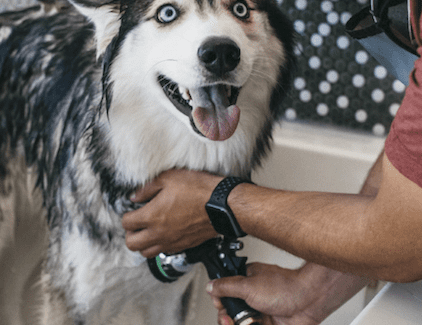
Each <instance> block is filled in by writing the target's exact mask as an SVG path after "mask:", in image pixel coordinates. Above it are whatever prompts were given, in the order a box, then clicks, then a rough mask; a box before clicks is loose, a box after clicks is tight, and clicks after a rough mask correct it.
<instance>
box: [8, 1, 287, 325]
mask: <svg viewBox="0 0 422 325" xmlns="http://www.w3.org/2000/svg"><path fill="white" fill-rule="evenodd" d="M293 47H294V33H293V28H292V25H291V23H290V22H289V21H288V19H286V17H285V16H284V15H283V14H282V12H281V11H280V9H279V7H278V5H277V3H276V2H275V1H274V0H69V1H68V2H67V1H65V0H56V1H54V0H48V1H47V0H45V1H42V2H40V3H39V5H37V6H34V7H30V8H27V9H24V10H22V11H16V12H6V13H3V14H1V15H0V150H1V156H0V177H1V182H0V258H1V259H2V263H1V264H2V265H3V266H2V267H1V268H0V279H2V280H0V281H2V282H1V287H2V293H0V295H1V298H0V301H2V306H3V308H2V309H1V311H0V319H2V321H1V322H2V324H4V325H9V324H19V325H20V324H42V325H50V324H51V325H52V324H54V325H61V324H79V325H82V324H90V325H91V324H134V323H136V324H156V325H157V324H161V325H176V324H186V322H187V318H188V315H189V312H190V310H191V309H192V308H193V307H192V300H193V298H192V297H193V296H194V292H196V291H195V290H197V286H196V284H197V276H196V273H195V272H194V271H192V272H191V273H189V274H187V275H185V276H184V277H182V278H181V279H180V280H178V281H177V282H176V283H174V284H162V283H159V282H158V281H157V280H155V279H154V277H153V276H152V275H151V274H150V272H149V270H148V266H147V263H146V259H145V258H144V257H143V256H141V255H140V254H139V253H136V252H132V251H130V250H129V249H128V248H127V247H126V245H125V232H124V230H123V228H122V226H121V217H122V215H123V214H124V213H125V212H127V211H130V210H133V209H136V208H137V206H135V205H134V204H133V203H131V201H130V199H129V197H130V194H131V193H133V192H134V191H135V190H136V189H137V188H139V187H141V186H143V185H144V184H146V183H147V182H148V181H150V180H151V179H153V178H154V177H156V176H157V175H159V174H160V173H161V172H163V171H165V170H168V169H172V168H185V169H191V170H205V171H209V172H211V173H215V174H219V175H233V176H241V177H245V178H248V177H249V176H250V173H251V171H252V169H253V168H255V167H257V166H259V164H260V162H261V160H262V159H263V158H264V157H265V156H266V154H267V153H268V151H269V149H270V146H271V131H272V127H273V125H274V124H275V123H276V122H277V120H278V119H279V117H280V116H281V114H282V109H281V106H280V103H281V101H282V99H283V97H284V96H285V95H286V94H287V91H288V88H289V84H290V80H291V75H292V70H293V69H292V68H293V66H294V54H293ZM3 302H4V304H3ZM27 304H30V305H31V306H29V307H28V306H26V305H27ZM28 315H30V316H28Z"/></svg>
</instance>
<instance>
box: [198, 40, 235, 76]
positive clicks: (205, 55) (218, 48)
mask: <svg viewBox="0 0 422 325" xmlns="http://www.w3.org/2000/svg"><path fill="white" fill-rule="evenodd" d="M198 58H199V60H200V62H201V63H202V64H203V65H204V66H205V68H206V69H207V70H208V71H210V72H212V73H214V74H216V75H217V76H223V75H224V74H225V73H227V72H230V71H232V70H234V69H235V68H236V67H237V66H238V65H239V62H240V48H239V47H238V46H237V45H236V43H235V42H234V41H232V40H231V39H229V38H225V37H224V38H222V37H211V38H209V39H208V40H207V41H205V42H204V43H203V44H202V45H201V46H200V48H199V49H198Z"/></svg>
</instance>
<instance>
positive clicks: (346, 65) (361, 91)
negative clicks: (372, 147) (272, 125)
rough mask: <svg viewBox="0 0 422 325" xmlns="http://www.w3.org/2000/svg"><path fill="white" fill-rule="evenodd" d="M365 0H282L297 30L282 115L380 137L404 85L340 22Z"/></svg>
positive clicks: (385, 129) (388, 124)
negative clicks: (295, 63) (293, 70)
mask: <svg viewBox="0 0 422 325" xmlns="http://www.w3.org/2000/svg"><path fill="white" fill-rule="evenodd" d="M369 3H370V1H369V0H341V1H336V0H319V1H318V0H283V3H282V4H281V7H282V9H283V10H284V11H285V12H286V14H287V16H288V17H290V19H291V20H292V21H293V23H294V26H295V30H296V31H297V32H298V36H297V43H298V45H296V47H295V55H296V56H297V59H298V67H297V72H296V76H295V81H294V86H293V87H292V90H291V92H290V94H289V96H287V98H286V100H285V102H284V103H283V107H285V114H284V118H286V119H288V120H293V121H294V120H303V121H312V122H318V123H322V124H330V125H335V126H340V127H344V128H349V129H350V128H351V129H356V130H362V131H366V132H371V133H373V134H375V135H377V136H385V135H386V134H387V133H388V131H389V129H390V125H391V122H392V120H393V118H394V116H395V115H396V113H397V110H398V109H399V107H400V103H401V101H402V99H403V96H404V93H405V89H406V87H405V86H404V85H403V84H402V83H401V82H400V81H398V80H395V78H394V77H393V76H391V75H390V74H389V73H388V71H387V69H385V68H384V67H383V66H382V65H380V64H379V63H378V62H377V61H376V60H375V59H374V58H372V57H371V56H370V54H368V52H367V51H366V50H365V49H364V48H363V47H362V46H361V45H360V44H359V43H358V42H357V41H355V40H353V39H352V38H350V37H349V36H348V35H347V34H346V32H345V27H344V24H345V23H346V22H347V20H348V19H350V17H351V16H352V15H353V14H354V13H356V12H358V11H359V10H361V9H362V8H363V7H365V6H368V5H369Z"/></svg>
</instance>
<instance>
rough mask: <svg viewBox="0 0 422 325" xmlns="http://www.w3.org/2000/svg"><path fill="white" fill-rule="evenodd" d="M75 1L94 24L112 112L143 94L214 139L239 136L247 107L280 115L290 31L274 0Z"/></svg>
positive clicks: (286, 72) (287, 64) (200, 133)
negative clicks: (137, 95)
mask: <svg viewBox="0 0 422 325" xmlns="http://www.w3.org/2000/svg"><path fill="white" fill-rule="evenodd" d="M71 2H72V3H73V4H74V5H75V6H76V7H77V9H78V10H79V11H80V12H81V13H82V14H84V15H86V16H87V17H88V18H89V19H90V20H91V21H92V22H93V23H94V25H95V27H96V38H97V39H96V42H97V56H98V57H99V58H100V57H103V58H104V62H105V67H104V68H105V76H104V83H105V92H106V95H107V96H106V99H107V106H108V107H110V106H113V104H112V102H113V101H115V103H116V104H117V105H118V103H119V102H122V101H123V98H122V97H124V100H125V101H126V102H127V101H128V100H129V101H130V98H134V97H136V95H134V94H133V93H132V94H131V92H132V91H134V92H135V93H142V92H144V93H143V94H142V95H143V102H145V101H148V98H149V101H154V104H155V105H156V106H157V104H161V105H162V106H165V107H166V108H167V109H168V110H169V111H170V112H171V113H172V114H173V115H174V116H176V117H177V118H178V119H179V120H180V121H182V122H184V123H185V124H186V125H188V126H189V128H191V130H192V131H193V132H195V133H196V134H197V135H198V136H202V137H205V138H208V139H210V140H226V139H228V138H230V137H231V136H232V135H233V134H234V132H235V131H236V129H237V127H238V124H239V121H240V120H241V115H243V114H246V115H247V113H245V112H243V107H242V106H244V107H247V106H250V105H259V106H261V107H259V109H260V110H262V111H263V112H264V114H263V115H272V116H274V115H277V112H276V110H277V108H276V106H277V104H278V103H275V100H274V98H276V97H277V98H276V99H278V97H280V94H284V93H285V90H286V89H285V88H286V87H287V85H288V81H287V79H288V77H289V72H288V71H289V68H290V66H291V65H292V55H291V52H292V30H291V25H290V23H289V22H288V21H287V20H286V19H285V18H284V16H283V15H282V14H281V13H280V11H279V9H278V8H277V5H276V3H275V2H273V1H272V0H120V1H116V0H114V1H104V0H102V1H93V0H71ZM152 84H154V86H152ZM163 95H164V96H163ZM118 97H120V98H118ZM271 98H272V99H273V103H271ZM134 100H135V99H134ZM150 104H152V103H150ZM270 104H271V105H272V106H273V107H272V111H266V109H267V108H268V107H269V106H270ZM143 105H145V103H143ZM245 110H247V108H245ZM251 114H252V112H251ZM256 115H257V114H256V113H255V117H256ZM255 117H253V116H249V118H250V119H251V118H252V119H253V118H255ZM261 122H262V121H261Z"/></svg>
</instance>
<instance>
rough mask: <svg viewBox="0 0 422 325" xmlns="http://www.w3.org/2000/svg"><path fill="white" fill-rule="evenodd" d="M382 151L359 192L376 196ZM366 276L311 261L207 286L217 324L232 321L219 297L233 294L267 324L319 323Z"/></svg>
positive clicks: (254, 269)
mask: <svg viewBox="0 0 422 325" xmlns="http://www.w3.org/2000/svg"><path fill="white" fill-rule="evenodd" d="M382 160H383V152H382V153H381V154H380V155H379V157H378V159H377V161H376V162H375V163H374V165H373V166H372V168H371V170H370V171H369V173H368V176H367V178H366V180H365V183H364V185H363V186H362V189H361V191H360V194H361V195H366V196H375V195H376V194H377V193H378V189H379V186H380V183H381V176H382ZM369 281H370V280H369V279H368V278H365V277H360V276H356V275H352V274H349V273H342V272H339V271H335V270H332V269H329V268H327V267H324V266H321V265H317V264H314V263H306V264H305V265H304V266H303V267H301V268H299V269H297V270H287V269H283V268H280V267H277V266H272V265H265V264H253V265H251V266H249V267H248V276H247V277H230V278H224V279H219V280H215V281H213V282H212V283H211V284H212V285H211V286H207V289H208V291H209V293H210V295H211V296H212V298H213V301H214V305H215V307H216V308H217V309H218V310H219V323H220V324H222V325H231V324H233V322H232V320H231V319H230V317H229V316H228V315H227V314H226V312H225V310H224V306H223V305H222V304H221V302H220V300H219V298H221V297H225V296H234V297H237V298H241V299H244V300H246V301H247V302H248V303H249V305H251V306H252V307H253V308H255V309H257V310H259V311H260V312H262V313H263V314H264V315H265V316H264V319H265V320H264V321H265V323H266V324H277V323H281V322H282V323H283V324H295V325H314V324H319V323H320V322H322V321H323V320H324V319H325V318H326V317H328V316H329V315H330V314H332V313H333V312H334V311H335V310H337V308H339V307H340V306H342V305H343V304H344V303H345V302H346V301H348V300H349V299H350V298H351V297H353V296H354V295H355V294H356V293H357V292H358V291H360V290H361V289H362V288H363V287H365V286H366V285H367V284H368V283H369Z"/></svg>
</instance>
